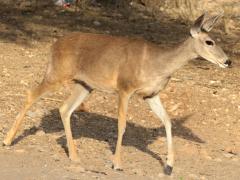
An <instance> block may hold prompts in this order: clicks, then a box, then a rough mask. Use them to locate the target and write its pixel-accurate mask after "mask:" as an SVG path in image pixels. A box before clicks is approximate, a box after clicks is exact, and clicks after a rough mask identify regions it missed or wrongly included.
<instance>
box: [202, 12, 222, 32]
mask: <svg viewBox="0 0 240 180" xmlns="http://www.w3.org/2000/svg"><path fill="white" fill-rule="evenodd" d="M222 16H223V12H221V13H220V14H218V15H216V16H212V17H210V18H209V19H207V20H206V21H205V22H204V23H203V25H202V29H203V30H204V31H206V32H209V31H211V30H212V28H213V26H214V25H215V24H216V22H217V20H218V19H219V18H221V17H222Z"/></svg>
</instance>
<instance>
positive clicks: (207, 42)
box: [205, 41, 214, 46]
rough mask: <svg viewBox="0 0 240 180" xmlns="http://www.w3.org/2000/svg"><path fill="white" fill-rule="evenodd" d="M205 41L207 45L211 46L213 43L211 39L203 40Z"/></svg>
mask: <svg viewBox="0 0 240 180" xmlns="http://www.w3.org/2000/svg"><path fill="white" fill-rule="evenodd" d="M205 43H206V44H207V45H209V46H213V45H214V43H213V41H205Z"/></svg>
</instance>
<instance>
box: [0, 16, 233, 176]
mask: <svg viewBox="0 0 240 180" xmlns="http://www.w3.org/2000/svg"><path fill="white" fill-rule="evenodd" d="M221 16H222V15H217V16H207V15H206V14H203V15H202V16H200V17H199V18H198V19H197V20H196V21H195V24H194V25H193V27H192V28H191V30H190V36H189V37H188V38H187V39H186V40H185V41H184V42H182V43H180V44H179V45H178V46H176V47H175V48H169V49H166V48H164V49H163V48H162V47H160V46H159V45H156V44H153V43H150V42H147V41H145V40H143V39H131V38H125V37H115V36H110V35H102V34H89V33H71V34H69V35H67V36H65V37H62V38H60V39H59V40H58V41H57V42H56V43H55V44H54V45H53V48H52V59H51V61H50V63H49V65H48V68H47V71H46V75H45V78H44V80H43V81H42V83H41V84H40V85H39V86H38V87H36V88H35V89H33V90H31V91H29V92H28V96H27V101H26V104H25V106H24V108H23V110H22V111H21V112H20V114H19V115H18V116H17V118H16V121H15V122H14V124H13V126H12V128H11V130H10V131H9V132H8V134H7V137H6V138H5V140H4V142H3V143H4V144H5V145H10V144H11V143H12V140H13V138H14V136H15V135H16V132H17V130H18V128H19V125H20V124H21V123H22V120H23V117H24V115H25V113H26V111H27V110H28V109H29V108H30V107H31V106H32V104H33V103H34V102H35V101H36V100H37V99H38V98H39V97H40V96H42V95H43V94H44V93H46V92H49V91H53V90H57V89H58V88H59V87H60V86H61V85H63V84H65V83H68V82H74V84H75V85H74V90H73V91H72V94H71V96H70V97H69V98H68V99H67V100H66V101H65V102H64V104H63V105H62V107H61V108H60V114H61V118H62V121H63V125H64V129H65V133H66V138H67V146H68V150H69V157H70V159H71V160H78V155H77V151H76V148H75V145H74V142H73V138H72V132H71V127H70V117H71V114H72V112H73V111H74V110H75V109H76V108H77V107H78V106H79V105H80V104H81V103H82V102H83V100H84V99H85V98H86V97H87V96H88V95H89V94H90V93H91V92H92V90H94V89H97V90H101V91H108V92H117V93H118V95H119V104H118V108H119V109H118V139H117V145H116V151H115V154H114V155H113V157H112V161H113V167H114V169H121V168H122V166H121V156H120V154H121V146H122V138H123V134H124V131H125V127H126V114H127V107H128V101H129V98H130V97H131V96H132V95H133V94H134V93H136V94H138V95H139V96H141V97H142V98H143V99H144V100H145V101H146V102H147V103H148V104H149V105H150V107H151V109H152V110H153V112H155V113H156V115H157V116H158V117H159V118H160V119H161V120H162V122H163V124H164V126H165V129H166V136H167V149H168V155H167V162H166V165H165V168H164V172H165V173H166V174H168V175H170V174H171V172H172V167H173V162H174V153H173V144H172V133H171V121H170V119H169V117H168V115H167V113H166V111H165V109H164V107H163V105H162V103H161V101H160V99H159V96H158V93H159V92H160V91H161V90H162V89H163V88H164V87H165V86H166V85H167V83H168V81H169V79H170V77H171V75H172V74H173V73H174V72H175V71H176V70H178V69H179V68H181V67H182V66H183V65H185V64H186V63H187V62H188V61H189V60H191V59H194V58H197V57H203V58H205V59H206V60H208V61H210V62H212V63H214V64H218V65H219V66H220V67H222V68H225V67H228V66H229V65H230V64H231V61H230V60H228V57H227V56H226V54H225V53H224V52H223V50H222V49H221V48H220V47H218V46H217V45H216V43H215V42H214V40H212V39H211V38H210V37H209V36H208V34H207V32H209V31H210V30H211V29H212V27H213V25H214V24H215V22H216V21H217V19H218V18H219V17H221Z"/></svg>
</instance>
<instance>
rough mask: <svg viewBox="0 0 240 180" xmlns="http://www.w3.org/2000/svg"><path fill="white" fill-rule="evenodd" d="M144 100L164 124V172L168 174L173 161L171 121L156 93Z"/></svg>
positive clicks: (170, 171)
mask: <svg viewBox="0 0 240 180" xmlns="http://www.w3.org/2000/svg"><path fill="white" fill-rule="evenodd" d="M146 101H147V102H148V104H149V105H150V107H151V109H152V111H153V112H154V113H155V114H156V115H157V116H158V117H159V118H160V119H161V120H162V122H163V124H164V126H165V130H166V136H167V148H168V155H167V164H166V166H165V169H164V173H165V174H167V175H170V174H171V173H172V168H173V162H174V152H173V143H172V130H171V121H170V118H169V117H168V114H167V112H166V111H165V109H164V107H163V105H162V103H161V100H160V98H159V96H158V95H157V96H154V97H152V98H148V99H146Z"/></svg>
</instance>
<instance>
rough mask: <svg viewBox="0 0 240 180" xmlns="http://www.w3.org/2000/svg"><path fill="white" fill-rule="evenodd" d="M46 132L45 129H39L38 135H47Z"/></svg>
mask: <svg viewBox="0 0 240 180" xmlns="http://www.w3.org/2000/svg"><path fill="white" fill-rule="evenodd" d="M45 134H46V133H45V132H44V131H43V130H38V131H37V132H36V135H37V136H43V135H45Z"/></svg>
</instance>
